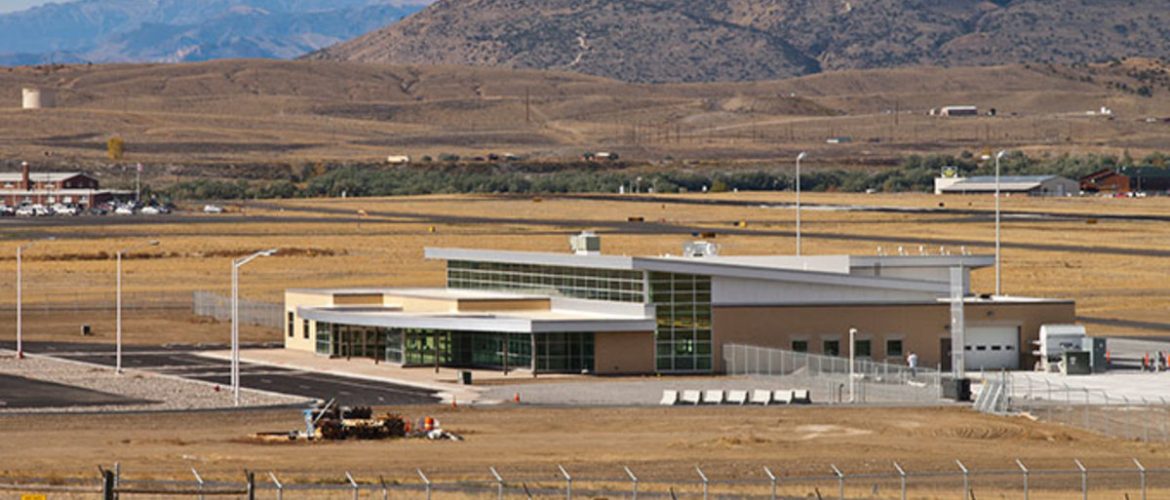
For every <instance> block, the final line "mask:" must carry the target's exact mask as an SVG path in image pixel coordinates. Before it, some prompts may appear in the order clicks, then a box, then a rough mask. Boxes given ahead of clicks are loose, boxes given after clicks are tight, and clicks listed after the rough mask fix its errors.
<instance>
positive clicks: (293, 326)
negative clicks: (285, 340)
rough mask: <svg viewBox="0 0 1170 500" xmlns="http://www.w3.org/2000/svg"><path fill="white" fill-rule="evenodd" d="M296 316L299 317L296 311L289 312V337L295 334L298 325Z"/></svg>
mask: <svg viewBox="0 0 1170 500" xmlns="http://www.w3.org/2000/svg"><path fill="white" fill-rule="evenodd" d="M296 317H297V315H296V313H292V312H290V313H288V337H289V338H292V336H293V334H294V332H293V330H295V329H296V327H297V323H296Z"/></svg>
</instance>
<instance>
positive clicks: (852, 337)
mask: <svg viewBox="0 0 1170 500" xmlns="http://www.w3.org/2000/svg"><path fill="white" fill-rule="evenodd" d="M856 339H857V329H856V328H850V329H849V402H850V403H856V402H857V398H856V395H857V393H856V392H855V389H856V387H855V384H856V383H857V382H856V380H857V379H855V378H854V377H853V373H854V361H855V360H856V359H857V340H856Z"/></svg>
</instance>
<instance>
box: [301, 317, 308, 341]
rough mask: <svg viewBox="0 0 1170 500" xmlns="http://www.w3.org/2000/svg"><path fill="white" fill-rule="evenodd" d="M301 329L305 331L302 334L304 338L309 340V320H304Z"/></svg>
mask: <svg viewBox="0 0 1170 500" xmlns="http://www.w3.org/2000/svg"><path fill="white" fill-rule="evenodd" d="M301 327H302V328H304V330H303V331H302V332H301V334H302V336H303V337H304V338H306V339H307V338H309V320H307V319H306V320H304V322H303V323H302V324H301Z"/></svg>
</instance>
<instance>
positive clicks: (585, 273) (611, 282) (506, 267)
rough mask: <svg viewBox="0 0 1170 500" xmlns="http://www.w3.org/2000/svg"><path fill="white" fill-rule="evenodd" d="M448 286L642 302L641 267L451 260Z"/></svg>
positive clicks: (448, 270)
mask: <svg viewBox="0 0 1170 500" xmlns="http://www.w3.org/2000/svg"><path fill="white" fill-rule="evenodd" d="M447 286H448V287H450V288H458V289H465V290H466V289H473V290H508V291H517V292H536V293H550V292H554V293H558V294H560V295H563V296H566V297H573V298H578V299H589V300H609V301H615V302H642V301H643V300H644V299H645V297H644V294H643V292H644V289H645V285H644V283H643V281H642V272H641V271H622V270H616V269H589V268H577V267H564V266H542V265H532V264H501V263H495V262H468V261H449V262H447Z"/></svg>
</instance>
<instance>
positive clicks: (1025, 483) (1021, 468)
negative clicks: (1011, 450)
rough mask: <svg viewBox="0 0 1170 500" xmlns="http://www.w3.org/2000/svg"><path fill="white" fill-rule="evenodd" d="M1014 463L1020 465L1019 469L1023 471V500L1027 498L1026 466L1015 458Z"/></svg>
mask: <svg viewBox="0 0 1170 500" xmlns="http://www.w3.org/2000/svg"><path fill="white" fill-rule="evenodd" d="M1016 465H1018V466H1020V470H1021V471H1023V472H1024V500H1028V493H1029V491H1028V468H1027V467H1024V462H1021V461H1020V459H1018V458H1017V459H1016Z"/></svg>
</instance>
